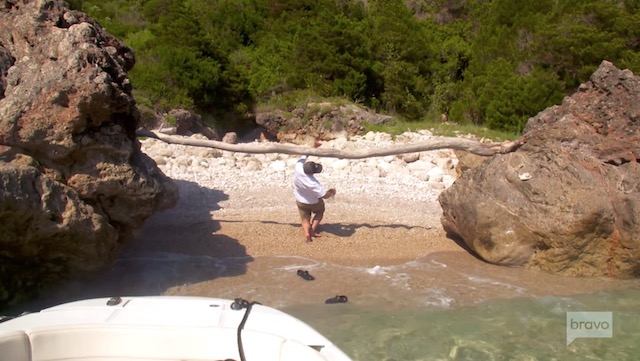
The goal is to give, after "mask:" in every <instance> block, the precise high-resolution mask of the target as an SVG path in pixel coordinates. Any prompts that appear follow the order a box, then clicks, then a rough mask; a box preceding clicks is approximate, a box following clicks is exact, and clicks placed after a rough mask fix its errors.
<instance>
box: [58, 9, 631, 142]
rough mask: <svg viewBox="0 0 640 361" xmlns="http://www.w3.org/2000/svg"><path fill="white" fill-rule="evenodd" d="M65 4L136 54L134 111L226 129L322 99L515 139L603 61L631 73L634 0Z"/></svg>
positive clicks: (417, 122)
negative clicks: (203, 117) (205, 118)
mask: <svg viewBox="0 0 640 361" xmlns="http://www.w3.org/2000/svg"><path fill="white" fill-rule="evenodd" d="M70 4H71V6H72V7H74V8H76V9H80V10H82V11H84V12H87V13H88V14H89V15H91V16H93V17H94V18H96V20H98V22H99V23H100V24H102V25H103V26H104V27H105V28H106V29H107V30H108V31H110V32H111V33H113V34H114V35H115V36H117V37H119V38H120V39H123V41H124V42H125V43H126V44H127V45H128V46H130V47H131V48H132V49H134V51H135V53H136V66H135V67H134V69H133V70H132V71H131V72H130V77H131V80H132V83H133V85H134V88H135V94H136V97H137V98H140V99H142V100H143V101H144V104H145V106H147V107H149V108H155V109H157V110H159V111H163V110H167V109H169V108H173V107H185V108H191V109H193V110H196V111H199V112H201V113H203V114H208V115H210V116H211V118H212V119H216V121H215V122H216V124H222V125H224V126H227V127H238V126H243V125H245V124H247V120H248V119H250V117H248V115H250V114H251V113H253V112H254V110H255V108H256V106H257V105H256V104H258V103H259V104H262V105H261V106H262V107H263V108H265V107H272V106H276V105H277V104H293V103H296V102H300V103H301V102H310V101H317V102H319V101H321V99H322V98H333V99H340V101H345V102H347V101H348V102H356V103H359V104H363V105H365V106H368V107H370V108H373V109H375V110H377V111H381V112H386V113H389V114H393V115H396V116H397V117H399V118H402V119H406V120H407V121H412V122H416V124H420V122H421V121H423V120H424V119H430V118H434V119H439V118H440V117H441V115H446V116H447V117H448V119H450V120H452V121H455V122H457V124H460V125H461V126H464V125H465V124H469V125H470V126H486V127H489V128H491V129H496V130H501V131H506V132H509V133H513V132H516V133H517V132H520V131H522V128H523V126H524V124H525V122H526V121H527V119H528V118H529V117H531V116H533V115H535V114H536V113H538V112H539V111H541V110H543V109H545V108H546V107H548V106H550V105H553V104H555V103H557V102H559V101H561V99H562V97H563V96H564V95H565V94H567V93H570V92H572V91H574V90H575V88H576V87H577V86H578V85H579V84H580V83H582V82H585V81H586V80H588V78H589V76H590V75H591V73H592V72H593V71H594V70H595V69H596V68H597V67H598V65H599V64H600V63H601V62H602V61H603V60H609V61H612V62H613V63H614V64H615V65H616V66H618V67H621V68H629V69H631V70H632V71H634V72H635V73H639V72H640V27H638V26H637V24H639V23H640V2H639V1H638V0H622V1H611V0H564V1H555V0H539V1H530V2H526V1H521V0H493V1H486V0H456V1H452V0H431V1H427V0H411V1H404V0H368V1H360V0H340V1H336V0H133V1H132V0H113V1H109V2H104V1H98V0H72V1H70ZM305 104H306V103H305ZM287 106H289V105H287Z"/></svg>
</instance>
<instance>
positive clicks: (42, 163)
mask: <svg viewBox="0 0 640 361" xmlns="http://www.w3.org/2000/svg"><path fill="white" fill-rule="evenodd" d="M0 29H2V31H1V32H0V184H1V188H0V308H2V305H3V304H4V305H6V304H10V303H13V302H16V301H19V300H21V299H25V298H28V297H31V296H33V295H34V294H36V293H37V292H38V290H39V289H41V288H42V287H44V286H46V285H52V284H55V282H57V281H58V280H60V279H64V278H68V277H73V276H77V275H80V274H84V273H87V272H92V271H94V270H97V269H100V268H101V267H103V266H104V265H106V264H108V263H109V262H110V261H111V260H112V259H113V258H114V256H115V255H116V253H117V251H118V249H119V246H120V245H121V244H122V243H123V242H125V241H126V240H127V239H128V237H129V235H130V233H131V231H132V230H133V229H135V228H137V227H139V226H140V225H141V224H142V223H143V221H144V220H145V219H146V218H148V217H149V216H150V215H152V214H153V213H155V212H157V211H159V210H162V209H166V208H169V207H172V206H173V205H174V204H175V202H176V200H177V188H176V187H175V185H174V184H173V182H172V181H171V180H169V179H168V178H167V177H165V176H164V174H163V173H162V172H161V171H160V170H159V169H158V168H157V166H156V164H155V163H154V162H153V161H152V160H151V159H150V158H148V157H147V156H146V155H144V154H143V153H142V152H141V151H140V144H139V143H138V141H137V140H136V138H135V134H134V132H135V129H136V128H137V124H138V120H139V115H138V111H137V108H136V104H135V101H134V99H133V97H132V95H131V84H130V82H129V79H128V77H127V71H128V70H130V69H131V68H132V67H133V65H134V54H133V52H132V51H131V49H129V48H127V47H126V46H124V45H123V44H122V43H121V42H120V41H118V40H117V39H116V38H114V37H113V36H111V35H110V34H108V33H107V32H105V30H104V29H102V28H101V26H100V25H99V24H97V23H96V22H95V21H94V20H92V19H91V18H90V17H88V16H87V15H85V14H83V13H80V12H76V11H71V10H69V9H67V8H66V7H65V3H64V2H63V1H55V0H21V1H18V0H8V1H4V2H2V3H0Z"/></svg>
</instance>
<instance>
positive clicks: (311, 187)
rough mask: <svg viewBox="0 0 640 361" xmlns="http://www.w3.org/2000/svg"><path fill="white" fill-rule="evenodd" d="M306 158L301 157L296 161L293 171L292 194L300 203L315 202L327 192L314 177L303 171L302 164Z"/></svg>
mask: <svg viewBox="0 0 640 361" xmlns="http://www.w3.org/2000/svg"><path fill="white" fill-rule="evenodd" d="M306 159H307V157H302V158H300V159H298V161H297V162H296V166H295V168H294V171H293V194H294V195H295V197H296V200H297V201H298V202H300V203H304V204H316V203H318V202H319V201H320V198H322V197H324V195H325V194H327V191H326V190H325V189H324V187H323V186H322V184H320V182H319V181H318V180H317V179H316V177H314V176H313V175H308V174H306V173H305V172H304V169H303V166H304V162H305V161H306Z"/></svg>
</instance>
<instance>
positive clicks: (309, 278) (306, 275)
mask: <svg viewBox="0 0 640 361" xmlns="http://www.w3.org/2000/svg"><path fill="white" fill-rule="evenodd" d="M298 276H300V277H302V278H303V279H305V280H307V281H313V280H315V277H313V276H312V275H310V274H309V271H303V270H301V269H299V270H298Z"/></svg>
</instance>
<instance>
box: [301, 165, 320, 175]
mask: <svg viewBox="0 0 640 361" xmlns="http://www.w3.org/2000/svg"><path fill="white" fill-rule="evenodd" d="M302 169H303V170H304V173H305V174H307V175H312V174H315V173H320V172H322V164H320V163H316V162H305V163H304V166H302Z"/></svg>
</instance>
